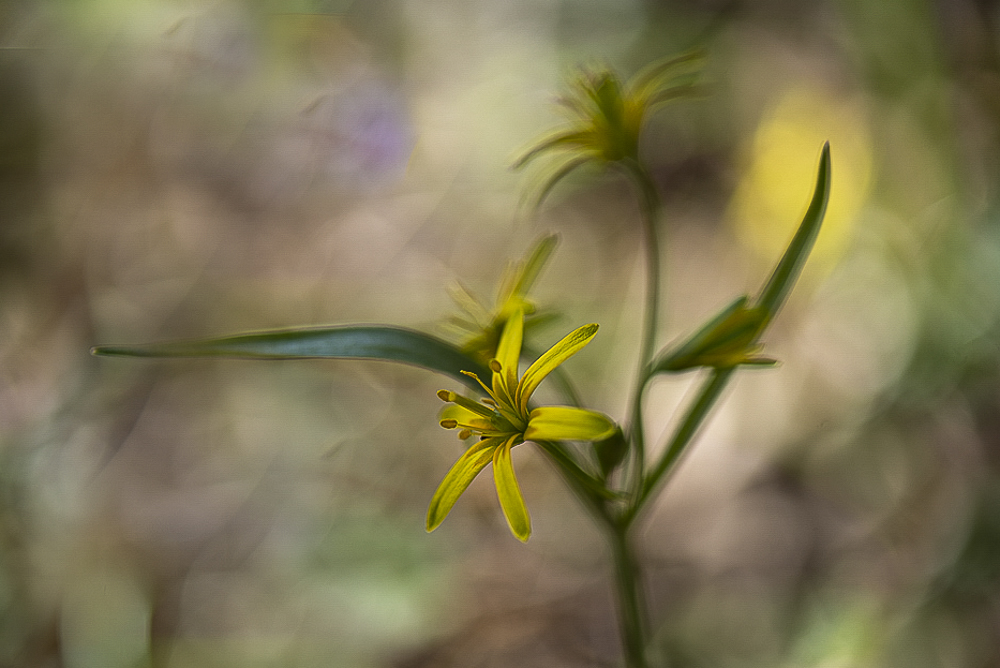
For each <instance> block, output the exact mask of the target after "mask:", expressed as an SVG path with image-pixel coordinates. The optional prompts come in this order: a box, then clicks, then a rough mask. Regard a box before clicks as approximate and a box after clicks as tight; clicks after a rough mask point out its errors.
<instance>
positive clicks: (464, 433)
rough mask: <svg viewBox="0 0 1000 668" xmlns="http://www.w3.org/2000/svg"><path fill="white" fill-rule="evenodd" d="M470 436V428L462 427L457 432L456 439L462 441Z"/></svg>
mask: <svg viewBox="0 0 1000 668" xmlns="http://www.w3.org/2000/svg"><path fill="white" fill-rule="evenodd" d="M470 436H472V430H471V429H463V430H462V431H460V432H458V440H460V441H464V440H465V439H467V438H469V437H470Z"/></svg>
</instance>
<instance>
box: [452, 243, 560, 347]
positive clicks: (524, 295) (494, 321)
mask: <svg viewBox="0 0 1000 668" xmlns="http://www.w3.org/2000/svg"><path fill="white" fill-rule="evenodd" d="M557 241H558V238H557V237H556V236H555V235H554V234H551V235H548V236H545V237H542V238H541V239H539V240H538V242H537V243H536V244H535V245H534V246H532V248H531V250H530V251H529V252H528V254H527V256H526V258H525V259H524V260H521V261H520V262H516V263H514V262H512V263H509V264H508V265H507V267H506V268H505V270H504V273H503V277H502V278H501V281H500V289H499V291H498V294H497V300H496V306H495V307H494V308H493V310H490V309H487V308H486V307H485V306H483V304H482V302H480V301H479V300H478V299H476V297H475V296H474V295H473V294H472V293H470V292H469V291H468V290H466V289H465V288H464V287H463V286H462V285H461V284H459V285H458V286H457V287H456V288H455V289H453V290H452V291H451V298H452V299H453V300H455V303H456V304H458V307H459V308H460V309H462V311H464V313H463V314H462V315H458V316H452V317H451V318H449V324H450V325H451V326H452V327H453V328H454V329H457V330H459V331H460V332H461V333H463V334H465V340H464V341H463V342H462V344H461V347H462V351H463V352H465V353H468V354H469V355H471V356H473V357H475V358H476V359H477V360H480V361H482V362H483V363H484V364H485V363H487V362H489V361H490V360H491V359H493V357H494V356H495V355H496V351H497V345H499V343H500V334H501V333H502V332H503V329H504V326H505V324H506V323H507V320H508V319H509V318H510V316H511V314H512V313H514V312H515V311H517V310H519V309H520V310H521V311H523V312H524V315H525V317H526V321H525V329H529V328H531V327H534V326H539V325H541V324H542V323H544V322H547V321H548V320H551V319H552V318H553V317H554V316H555V314H553V313H538V312H536V311H537V309H536V307H535V304H534V302H532V301H531V300H530V299H528V291H529V290H530V289H531V287H532V286H533V285H534V283H535V280H536V279H537V278H538V275H539V274H540V273H541V272H542V269H543V268H544V267H545V263H546V262H547V261H548V259H549V257H550V256H551V255H552V251H553V250H555V247H556V242H557Z"/></svg>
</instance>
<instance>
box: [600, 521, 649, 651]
mask: <svg viewBox="0 0 1000 668" xmlns="http://www.w3.org/2000/svg"><path fill="white" fill-rule="evenodd" d="M629 533H630V532H629V528H628V526H625V525H622V524H617V523H611V524H609V525H608V538H609V541H610V543H611V556H612V560H613V562H614V568H615V594H616V597H617V604H618V623H619V626H620V630H621V638H622V645H623V648H622V649H623V650H624V654H625V665H626V666H628V668H647V665H648V663H647V661H646V639H647V638H648V636H649V625H648V619H649V615H648V611H647V608H646V600H645V599H646V597H645V590H644V589H643V586H642V574H641V572H640V570H639V563H638V560H637V559H636V556H635V552H634V551H633V549H632V543H631V540H630V537H629Z"/></svg>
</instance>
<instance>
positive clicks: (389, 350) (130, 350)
mask: <svg viewBox="0 0 1000 668" xmlns="http://www.w3.org/2000/svg"><path fill="white" fill-rule="evenodd" d="M90 352H91V354H93V355H101V356H105V357H226V358H237V359H269V360H279V359H368V360H387V361H390V362H402V363H403V364H412V365H414V366H419V367H423V368H425V369H430V370H431V371H437V372H439V373H443V374H445V375H448V376H451V377H452V378H455V379H457V380H460V381H462V383H464V384H466V385H469V386H470V387H474V388H476V389H478V388H479V386H478V385H476V384H475V381H473V380H472V379H470V378H469V377H468V376H466V375H463V374H462V371H471V372H472V373H475V374H477V375H479V376H480V377H482V378H489V376H490V371H489V369H487V368H485V367H484V366H483V365H482V364H480V363H479V362H477V361H475V360H474V359H472V358H471V357H469V356H468V355H466V354H465V353H463V352H462V351H461V350H459V349H458V348H456V347H455V346H453V345H451V344H450V343H447V342H446V341H442V340H441V339H438V338H435V337H433V336H430V335H428V334H424V333H422V332H417V331H414V330H410V329H404V328H402V327H389V326H386V325H363V326H354V325H345V326H337V327H307V328H300V329H283V330H273V331H266V332H253V333H249V334H238V335H236V336H227V337H222V338H217V339H198V340H192V341H171V342H167V343H151V344H143V345H112V346H97V347H95V348H93V349H91V351H90Z"/></svg>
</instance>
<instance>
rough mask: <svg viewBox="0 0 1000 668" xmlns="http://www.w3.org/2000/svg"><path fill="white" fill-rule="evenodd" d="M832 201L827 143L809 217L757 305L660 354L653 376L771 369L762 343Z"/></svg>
mask: <svg viewBox="0 0 1000 668" xmlns="http://www.w3.org/2000/svg"><path fill="white" fill-rule="evenodd" d="M829 198H830V144H829V142H827V143H826V144H824V145H823V151H822V155H821V157H820V163H819V173H818V174H817V177H816V188H815V190H814V192H813V196H812V201H811V202H810V204H809V208H808V210H807V211H806V215H805V217H804V218H803V220H802V223H801V224H800V225H799V228H798V230H797V231H796V232H795V236H794V237H792V240H791V242H790V243H789V245H788V248H787V249H786V250H785V254H784V255H783V256H782V257H781V260H779V261H778V264H777V266H776V267H775V268H774V271H773V272H772V274H771V276H770V278H769V279H768V281H767V283H766V284H765V285H764V288H763V289H762V290H761V292H760V296H759V297H758V298H757V300H756V302H757V303H756V304H753V305H751V304H750V299H749V297H746V296H743V297H739V298H738V299H736V301H734V302H733V303H732V304H730V305H729V306H727V307H726V308H724V309H723V310H722V311H720V312H719V313H718V315H716V316H715V317H714V318H712V319H711V320H709V321H708V322H707V323H705V325H703V326H702V327H701V329H699V330H698V331H697V332H695V333H694V334H693V335H692V336H690V337H689V338H688V339H687V340H686V341H685V342H684V343H682V344H681V345H680V346H678V347H677V348H675V349H673V350H668V351H665V352H663V353H661V354H660V355H659V356H658V357H657V359H656V360H654V362H653V364H652V365H651V366H650V371H649V372H650V373H662V372H677V371H686V370H688V369H694V368H698V367H714V368H716V369H724V368H731V367H735V366H738V365H741V364H757V365H771V364H774V363H775V361H774V360H773V359H770V358H767V357H761V356H759V355H758V354H757V353H758V352H760V347H761V346H760V345H759V344H758V343H757V342H758V340H759V339H760V336H761V335H762V334H763V333H764V330H765V329H766V328H767V326H768V325H769V324H770V322H771V321H772V320H773V319H774V316H775V314H776V313H777V312H778V310H779V309H780V308H781V305H782V304H783V303H784V301H785V298H786V297H787V296H788V293H789V291H791V289H792V286H793V285H794V284H795V280H796V279H797V278H798V276H799V273H800V272H801V270H802V265H803V264H805V261H806V258H807V257H808V256H809V251H810V250H812V247H813V243H814V242H815V241H816V236H817V235H818V234H819V229H820V225H821V224H822V223H823V216H824V215H825V213H826V205H827V201H828V200H829Z"/></svg>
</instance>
